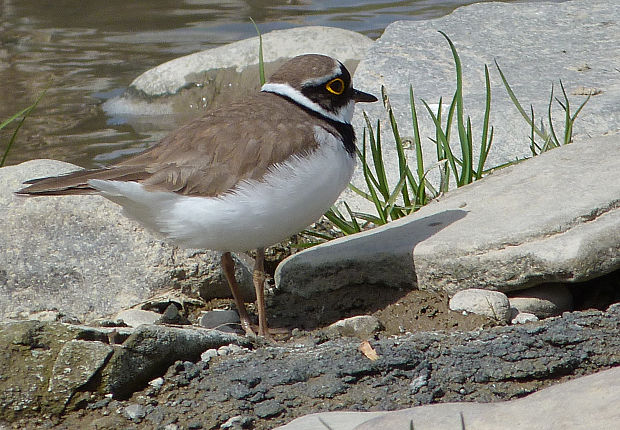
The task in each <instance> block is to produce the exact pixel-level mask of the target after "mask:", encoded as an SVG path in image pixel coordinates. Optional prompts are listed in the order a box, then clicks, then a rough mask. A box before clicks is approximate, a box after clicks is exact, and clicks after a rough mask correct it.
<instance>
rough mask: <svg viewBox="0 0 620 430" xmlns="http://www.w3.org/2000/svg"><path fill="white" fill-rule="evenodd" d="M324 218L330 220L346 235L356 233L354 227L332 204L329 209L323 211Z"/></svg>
mask: <svg viewBox="0 0 620 430" xmlns="http://www.w3.org/2000/svg"><path fill="white" fill-rule="evenodd" d="M325 218H327V219H328V220H330V221H331V222H332V224H334V225H335V226H336V227H338V228H339V229H340V231H342V232H343V233H344V234H346V235H349V234H353V233H357V231H355V227H354V226H353V225H352V224H351V223H350V222H349V221H347V220H346V219H345V218H344V217H343V216H342V214H341V213H340V211H338V209H337V208H336V207H335V206H332V207H331V209H330V210H328V211H327V212H325Z"/></svg>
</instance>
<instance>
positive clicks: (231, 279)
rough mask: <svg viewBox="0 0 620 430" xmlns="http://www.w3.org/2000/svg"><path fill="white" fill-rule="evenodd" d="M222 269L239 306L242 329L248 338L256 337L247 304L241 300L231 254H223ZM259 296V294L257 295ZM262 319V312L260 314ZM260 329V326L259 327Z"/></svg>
mask: <svg viewBox="0 0 620 430" xmlns="http://www.w3.org/2000/svg"><path fill="white" fill-rule="evenodd" d="M222 269H223V270H224V275H225V276H226V280H227V281H228V286H229V287H230V292H231V293H232V295H233V298H234V299H235V305H236V306H237V312H239V319H240V320H241V327H243V330H245V334H246V335H248V336H255V333H254V331H253V330H252V323H251V321H250V316H249V315H248V312H247V311H246V309H245V303H244V302H243V299H242V298H241V292H240V291H239V284H238V283H237V280H236V279H235V262H234V261H233V259H232V256H231V255H230V252H224V253H223V254H222ZM257 296H258V294H257ZM259 317H260V312H259ZM259 327H260V326H259Z"/></svg>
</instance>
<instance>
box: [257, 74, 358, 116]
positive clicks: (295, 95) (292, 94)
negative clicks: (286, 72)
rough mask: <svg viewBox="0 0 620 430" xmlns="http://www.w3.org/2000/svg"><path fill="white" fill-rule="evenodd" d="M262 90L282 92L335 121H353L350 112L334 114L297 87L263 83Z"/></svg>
mask: <svg viewBox="0 0 620 430" xmlns="http://www.w3.org/2000/svg"><path fill="white" fill-rule="evenodd" d="M260 90H261V91H264V92H267V93H275V94H280V95H281V96H285V97H288V98H289V99H291V100H293V101H294V102H295V103H298V104H300V105H302V106H305V107H307V108H308V109H310V110H313V111H314V112H317V113H319V114H321V115H323V116H324V117H327V118H329V119H333V120H334V121H338V122H344V123H347V124H349V123H350V122H351V119H350V118H349V115H348V114H344V115H343V114H342V113H341V112H339V113H341V115H334V114H333V113H332V112H328V111H326V110H325V109H323V108H322V107H321V106H320V105H318V104H317V103H315V102H313V101H312V100H310V99H309V98H308V97H306V96H304V95H303V94H302V93H300V92H299V91H297V90H296V89H295V88H293V87H291V86H290V85H288V84H276V83H267V84H265V85H263V86H262V88H261V89H260Z"/></svg>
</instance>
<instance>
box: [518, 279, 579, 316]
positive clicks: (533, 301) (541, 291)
mask: <svg viewBox="0 0 620 430" xmlns="http://www.w3.org/2000/svg"><path fill="white" fill-rule="evenodd" d="M509 300H510V307H512V308H515V309H516V310H517V311H519V312H527V313H530V314H534V315H536V316H537V317H538V318H548V317H553V316H556V315H561V314H562V312H565V311H570V310H572V309H573V295H572V294H571V292H570V291H569V290H568V288H566V287H565V286H564V285H558V284H543V285H538V286H536V287H533V288H528V289H526V290H520V291H517V292H515V293H514V294H511V297H510V298H509Z"/></svg>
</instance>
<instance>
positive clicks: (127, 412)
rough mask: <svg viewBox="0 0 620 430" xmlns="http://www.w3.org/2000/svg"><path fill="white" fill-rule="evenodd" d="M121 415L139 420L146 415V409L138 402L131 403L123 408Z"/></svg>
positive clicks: (132, 419)
mask: <svg viewBox="0 0 620 430" xmlns="http://www.w3.org/2000/svg"><path fill="white" fill-rule="evenodd" d="M123 415H124V416H125V418H127V419H129V420H131V421H134V422H140V421H142V419H143V418H144V417H145V416H146V410H145V408H144V406H142V405H140V404H138V403H131V404H130V405H128V406H125V407H124V408H123Z"/></svg>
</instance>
